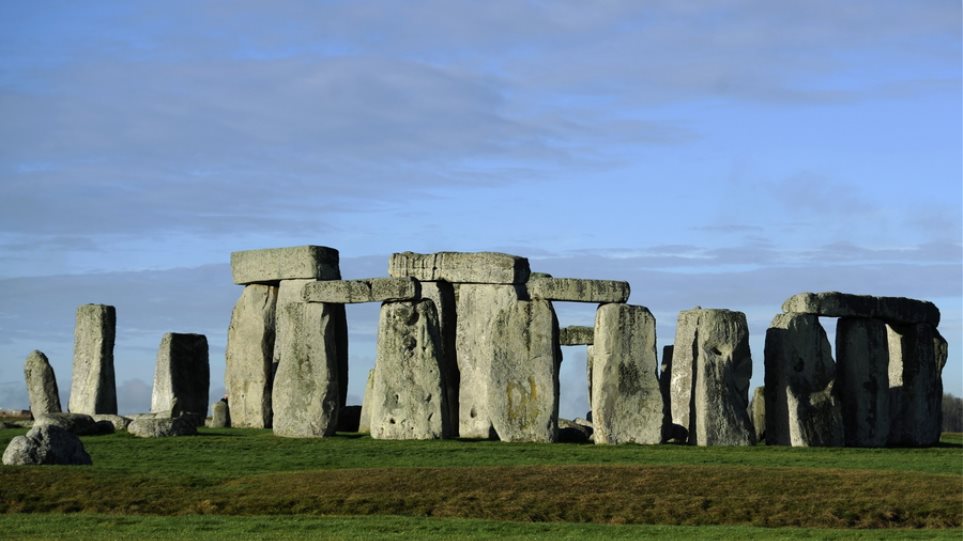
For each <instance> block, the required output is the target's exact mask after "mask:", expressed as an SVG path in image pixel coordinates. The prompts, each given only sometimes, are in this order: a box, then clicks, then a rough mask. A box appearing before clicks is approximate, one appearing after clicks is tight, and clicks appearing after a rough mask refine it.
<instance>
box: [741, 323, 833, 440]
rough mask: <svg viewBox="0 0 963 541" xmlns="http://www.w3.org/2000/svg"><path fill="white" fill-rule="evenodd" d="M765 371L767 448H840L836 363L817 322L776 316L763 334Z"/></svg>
mask: <svg viewBox="0 0 963 541" xmlns="http://www.w3.org/2000/svg"><path fill="white" fill-rule="evenodd" d="M765 367H766V371H765V375H766V377H765V382H766V385H765V392H766V399H765V402H766V403H765V409H764V411H765V414H766V415H765V419H766V426H765V432H766V443H768V444H769V445H792V446H793V447H815V446H839V445H843V443H844V440H843V421H842V404H841V402H840V399H839V397H838V396H837V394H838V393H837V390H836V388H835V385H836V364H835V363H834V362H833V357H832V352H831V350H830V345H829V339H828V338H827V337H826V331H825V330H823V327H822V325H820V324H819V317H818V316H815V315H812V314H779V315H777V316H776V317H775V318H773V320H772V323H771V324H770V326H769V329H768V330H767V331H766V350H765ZM756 430H757V431H759V430H761V428H760V427H759V426H756Z"/></svg>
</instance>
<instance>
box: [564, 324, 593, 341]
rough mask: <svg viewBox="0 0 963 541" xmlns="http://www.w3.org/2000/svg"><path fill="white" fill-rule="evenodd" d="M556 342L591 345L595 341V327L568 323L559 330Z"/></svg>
mask: <svg viewBox="0 0 963 541" xmlns="http://www.w3.org/2000/svg"><path fill="white" fill-rule="evenodd" d="M558 342H559V344H561V345H563V346H591V345H592V344H593V343H594V342H595V327H589V326H587V325H570V326H568V327H562V328H561V329H560V330H559V335H558Z"/></svg>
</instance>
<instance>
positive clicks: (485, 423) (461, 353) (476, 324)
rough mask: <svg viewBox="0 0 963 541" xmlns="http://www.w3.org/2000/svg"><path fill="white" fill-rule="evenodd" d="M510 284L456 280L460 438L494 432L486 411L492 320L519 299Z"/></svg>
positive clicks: (487, 434) (491, 353)
mask: <svg viewBox="0 0 963 541" xmlns="http://www.w3.org/2000/svg"><path fill="white" fill-rule="evenodd" d="M520 298H522V293H521V292H520V290H519V288H518V287H516V286H512V285H492V284H459V285H458V300H457V303H456V307H455V309H456V312H457V316H456V320H457V323H456V325H457V329H456V331H455V350H456V357H457V359H458V372H459V375H460V381H459V385H458V413H459V419H458V421H459V423H458V433H459V435H460V436H461V437H462V438H490V437H492V436H493V432H492V423H491V418H490V416H489V413H488V381H489V378H490V377H491V363H492V356H493V342H492V323H493V321H494V320H495V316H496V315H497V314H498V313H499V312H501V311H502V310H504V309H506V308H508V307H509V306H511V305H513V304H515V303H517V302H519V299H520Z"/></svg>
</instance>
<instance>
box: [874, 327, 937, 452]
mask: <svg viewBox="0 0 963 541" xmlns="http://www.w3.org/2000/svg"><path fill="white" fill-rule="evenodd" d="M886 330H887V337H888V342H889V344H888V345H889V400H890V432H889V444H890V445H905V446H929V445H936V444H937V443H939V441H940V433H941V431H942V428H943V426H942V425H943V406H942V399H943V378H942V371H943V364H944V363H945V362H946V340H944V339H943V337H942V336H940V333H939V331H937V330H936V328H934V327H933V326H932V325H929V324H926V323H920V324H916V325H897V324H891V325H887V328H886Z"/></svg>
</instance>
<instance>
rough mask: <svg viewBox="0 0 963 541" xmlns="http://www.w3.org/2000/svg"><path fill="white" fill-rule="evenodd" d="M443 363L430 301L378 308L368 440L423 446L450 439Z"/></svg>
mask: <svg viewBox="0 0 963 541" xmlns="http://www.w3.org/2000/svg"><path fill="white" fill-rule="evenodd" d="M442 362H443V359H442V357H441V332H440V330H439V324H438V313H437V311H436V310H435V304H434V303H433V302H432V301H429V300H422V301H405V302H386V303H384V304H383V305H382V306H381V315H380V319H379V322H378V352H377V359H376V361H375V373H374V385H373V388H372V392H373V397H372V399H371V400H370V401H369V404H370V407H371V414H370V416H369V422H370V433H371V437H372V438H375V439H392V440H426V439H438V438H445V437H449V436H450V435H451V433H452V429H451V424H452V422H451V419H449V417H448V416H449V413H450V409H449V408H448V398H447V395H446V392H445V383H444V382H445V376H444V374H443V368H442Z"/></svg>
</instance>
